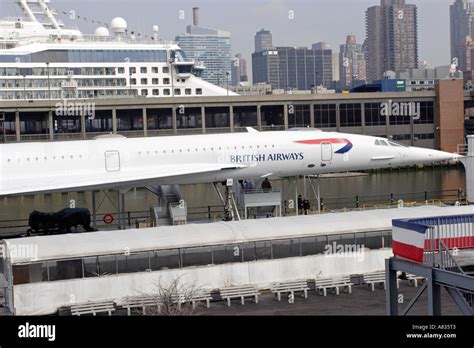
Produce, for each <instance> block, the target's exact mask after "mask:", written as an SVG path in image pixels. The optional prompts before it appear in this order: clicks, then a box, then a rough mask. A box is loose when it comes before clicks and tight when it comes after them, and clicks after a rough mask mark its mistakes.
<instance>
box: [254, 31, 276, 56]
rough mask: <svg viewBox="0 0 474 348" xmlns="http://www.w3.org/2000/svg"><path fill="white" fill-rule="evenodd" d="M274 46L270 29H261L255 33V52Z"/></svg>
mask: <svg viewBox="0 0 474 348" xmlns="http://www.w3.org/2000/svg"><path fill="white" fill-rule="evenodd" d="M272 48H273V39H272V34H271V33H270V31H269V30H265V29H261V30H260V31H258V32H257V34H255V52H262V51H266V50H270V49H272Z"/></svg>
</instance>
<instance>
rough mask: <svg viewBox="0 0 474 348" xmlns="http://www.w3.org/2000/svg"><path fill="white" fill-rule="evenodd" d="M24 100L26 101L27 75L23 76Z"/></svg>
mask: <svg viewBox="0 0 474 348" xmlns="http://www.w3.org/2000/svg"><path fill="white" fill-rule="evenodd" d="M23 99H25V100H26V75H25V74H23Z"/></svg>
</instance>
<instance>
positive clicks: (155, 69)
mask: <svg viewBox="0 0 474 348" xmlns="http://www.w3.org/2000/svg"><path fill="white" fill-rule="evenodd" d="M151 72H152V73H153V74H158V68H157V67H156V66H154V67H152V68H151Z"/></svg>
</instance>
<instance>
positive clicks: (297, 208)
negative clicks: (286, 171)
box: [295, 176, 300, 216]
mask: <svg viewBox="0 0 474 348" xmlns="http://www.w3.org/2000/svg"><path fill="white" fill-rule="evenodd" d="M295 197H296V201H295V204H296V209H295V210H296V216H299V209H300V207H299V205H298V177H297V176H295Z"/></svg>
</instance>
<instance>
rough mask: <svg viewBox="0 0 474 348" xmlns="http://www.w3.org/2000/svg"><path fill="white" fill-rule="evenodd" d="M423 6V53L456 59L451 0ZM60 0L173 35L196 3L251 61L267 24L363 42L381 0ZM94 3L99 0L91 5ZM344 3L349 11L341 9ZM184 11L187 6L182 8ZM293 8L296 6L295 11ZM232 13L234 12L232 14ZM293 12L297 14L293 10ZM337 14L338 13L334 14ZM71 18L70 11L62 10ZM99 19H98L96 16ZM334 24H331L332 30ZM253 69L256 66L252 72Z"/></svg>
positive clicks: (8, 10)
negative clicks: (368, 15)
mask: <svg viewBox="0 0 474 348" xmlns="http://www.w3.org/2000/svg"><path fill="white" fill-rule="evenodd" d="M407 2H408V3H410V4H415V5H417V6H418V16H419V19H418V29H419V46H420V48H419V57H420V59H421V60H427V61H428V62H429V63H430V64H431V65H432V66H438V65H447V64H449V63H450V31H449V28H450V23H449V6H450V5H451V4H452V3H454V1H450V0H410V1H407ZM111 3H112V1H111V0H98V1H92V0H83V1H82V2H81V3H77V2H76V1H73V0H55V1H54V2H53V3H52V5H53V7H54V8H57V9H58V10H59V11H60V12H63V11H65V12H68V11H70V10H74V11H76V14H77V15H79V16H81V19H83V18H84V17H86V18H88V21H87V22H85V21H84V20H79V21H77V24H78V26H79V27H80V28H81V29H82V30H83V31H85V32H93V31H94V29H95V27H97V26H98V25H99V24H97V21H102V22H105V23H107V22H110V20H111V19H112V18H113V17H116V16H121V17H123V18H125V19H126V20H127V22H128V24H129V28H130V30H135V31H137V32H142V33H143V35H151V32H152V30H151V28H152V26H153V25H155V24H157V25H159V26H160V37H161V38H162V39H165V40H173V39H174V38H175V36H176V35H177V34H180V33H183V32H185V29H186V27H187V26H188V25H190V24H192V7H194V6H199V7H201V10H202V19H201V22H202V23H206V26H207V27H210V28H215V29H219V30H225V31H229V32H230V33H231V36H232V56H234V55H235V54H237V53H241V54H242V56H243V58H244V59H246V60H247V61H249V60H251V54H252V52H253V50H254V37H255V33H256V32H257V31H259V30H260V29H262V28H265V29H268V30H270V31H271V33H272V34H273V44H274V45H275V46H289V45H291V46H304V47H311V45H312V44H313V43H315V42H320V41H325V42H328V43H329V44H330V45H331V48H332V49H333V50H334V51H338V50H339V46H340V45H341V44H342V43H344V41H345V38H346V36H347V35H349V34H351V33H352V34H354V35H356V36H357V37H358V38H359V40H360V42H361V43H362V42H363V40H364V39H365V36H366V35H365V11H366V9H367V8H368V7H370V6H374V5H378V4H379V3H380V1H379V0H356V1H354V0H317V1H308V0H252V1H250V0H244V1H239V2H238V3H236V2H231V1H216V0H202V1H190V0H181V1H179V2H172V1H160V4H159V7H158V8H159V9H160V10H159V11H156V9H157V5H156V4H157V3H156V1H153V0H139V1H137V3H136V4H135V5H134V6H133V8H132V6H131V5H130V3H129V2H127V1H125V0H114V1H113V8H114V10H113V11H111V10H110V4H111ZM91 4H93V6H92V5H91ZM341 7H344V9H345V10H344V11H341ZM0 11H1V12H2V13H3V14H5V15H7V14H8V15H16V14H17V11H15V5H14V4H13V2H12V1H10V0H0ZM180 11H182V12H180ZM290 11H293V12H290ZM226 14H228V15H226ZM291 14H292V15H293V16H292V18H293V19H290V18H289V17H291V16H290V15H291ZM328 14H332V15H328ZM62 18H63V19H64V21H65V22H66V23H69V24H70V21H69V22H68V17H67V16H65V15H62ZM93 19H94V20H95V21H96V22H95V23H94V24H93V23H92V22H91V21H92V20H93ZM328 28H330V29H331V30H328ZM248 74H249V75H251V74H252V72H251V71H249V72H248Z"/></svg>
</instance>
